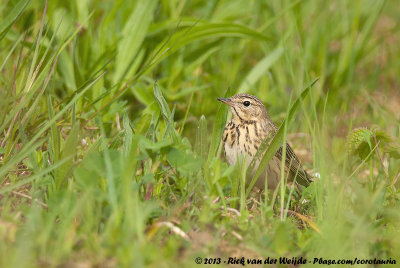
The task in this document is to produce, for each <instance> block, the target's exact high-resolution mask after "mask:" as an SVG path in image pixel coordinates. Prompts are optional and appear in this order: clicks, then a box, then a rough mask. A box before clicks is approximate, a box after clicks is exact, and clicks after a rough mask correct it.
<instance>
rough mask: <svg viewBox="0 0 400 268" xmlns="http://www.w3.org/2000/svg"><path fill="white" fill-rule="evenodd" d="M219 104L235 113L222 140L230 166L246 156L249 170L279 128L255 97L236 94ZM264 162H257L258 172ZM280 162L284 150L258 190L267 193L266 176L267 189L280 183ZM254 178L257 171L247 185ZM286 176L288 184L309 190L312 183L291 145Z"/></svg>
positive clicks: (272, 160)
mask: <svg viewBox="0 0 400 268" xmlns="http://www.w3.org/2000/svg"><path fill="white" fill-rule="evenodd" d="M218 100H219V101H221V102H223V103H226V104H227V105H229V106H230V109H231V112H232V119H231V121H229V122H228V124H227V125H226V127H225V130H224V134H223V137H222V141H223V148H224V151H225V157H226V159H227V161H228V163H229V164H230V165H234V164H235V163H236V161H237V159H238V156H246V155H247V166H248V165H249V164H250V162H251V160H252V159H253V157H254V156H255V155H256V153H257V150H258V148H259V147H260V145H261V143H262V142H263V141H264V139H266V138H267V137H271V138H272V137H273V136H275V134H276V132H277V130H278V127H277V126H276V125H275V124H274V123H273V122H272V121H271V118H270V117H269V115H268V112H267V109H266V108H265V106H264V104H263V103H262V102H261V101H260V100H259V99H258V98H256V97H254V96H252V95H249V94H237V95H235V96H233V97H230V98H218ZM261 158H262V156H261V157H260V159H259V160H257V161H256V166H255V170H256V169H257V167H258V165H259V163H260V160H261ZM281 161H282V147H281V148H279V150H278V151H277V152H276V154H275V156H274V157H273V158H272V159H271V161H270V162H269V164H268V166H267V167H266V172H264V173H263V174H264V175H262V176H260V177H259V178H258V179H257V182H256V184H255V185H256V187H257V188H259V189H261V190H264V188H265V174H266V175H267V182H268V188H269V189H275V188H276V186H277V185H278V183H279V181H280V179H281ZM253 175H254V171H253V173H252V175H251V177H250V178H247V183H250V181H251V179H252V177H253ZM285 176H287V178H288V181H289V182H293V181H294V179H295V181H296V182H297V183H299V184H301V185H303V186H308V185H309V184H310V182H311V181H312V180H311V178H310V176H309V175H308V174H307V172H306V171H305V170H304V169H303V168H302V166H301V164H300V161H299V159H298V158H297V156H296V155H295V153H294V152H293V150H292V148H291V147H290V145H289V144H286V159H285Z"/></svg>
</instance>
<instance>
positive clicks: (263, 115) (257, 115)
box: [217, 93, 269, 122]
mask: <svg viewBox="0 0 400 268" xmlns="http://www.w3.org/2000/svg"><path fill="white" fill-rule="evenodd" d="M217 100H219V101H221V102H223V103H226V104H228V105H229V106H230V108H231V112H232V119H233V120H234V121H240V122H242V121H252V120H254V121H257V120H263V119H268V118H269V116H268V112H267V109H265V106H264V104H263V103H262V101H260V100H259V99H258V98H256V97H254V96H253V95H249V94H244V93H242V94H236V95H234V96H232V97H230V98H217Z"/></svg>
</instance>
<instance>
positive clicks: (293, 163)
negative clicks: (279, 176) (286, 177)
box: [275, 143, 312, 187]
mask: <svg viewBox="0 0 400 268" xmlns="http://www.w3.org/2000/svg"><path fill="white" fill-rule="evenodd" d="M275 155H276V157H278V158H279V160H282V147H280V148H279V150H278V151H277V152H276V154H275ZM285 164H286V167H287V168H289V174H290V175H291V177H292V178H293V179H294V178H296V181H297V182H298V183H299V184H301V185H303V186H306V187H307V186H308V185H310V183H311V182H312V180H311V178H310V176H309V175H308V174H307V172H306V171H305V170H304V169H303V168H302V166H301V163H300V160H299V159H298V158H297V156H296V154H295V153H294V152H293V149H292V147H290V145H289V144H288V143H286V159H285Z"/></svg>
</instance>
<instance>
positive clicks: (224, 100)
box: [217, 98, 233, 106]
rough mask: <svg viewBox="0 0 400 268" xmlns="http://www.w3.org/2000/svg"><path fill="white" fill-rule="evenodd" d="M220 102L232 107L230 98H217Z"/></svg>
mask: <svg viewBox="0 0 400 268" xmlns="http://www.w3.org/2000/svg"><path fill="white" fill-rule="evenodd" d="M217 100H219V101H220V102H223V103H226V104H228V105H229V106H233V101H231V99H230V98H217Z"/></svg>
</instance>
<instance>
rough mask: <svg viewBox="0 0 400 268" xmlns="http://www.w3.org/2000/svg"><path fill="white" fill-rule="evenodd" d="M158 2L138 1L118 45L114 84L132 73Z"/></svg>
mask: <svg viewBox="0 0 400 268" xmlns="http://www.w3.org/2000/svg"><path fill="white" fill-rule="evenodd" d="M157 2H158V1H157V0H146V1H137V2H136V6H135V9H134V11H133V12H132V14H131V16H130V17H129V19H128V21H127V22H126V23H125V26H124V29H123V30H122V39H121V41H120V42H119V43H118V49H117V52H118V54H117V58H116V62H115V74H114V83H116V82H119V81H121V80H122V79H124V77H125V76H126V75H127V74H128V75H130V73H131V72H133V71H134V70H131V69H130V68H131V64H132V62H133V61H134V60H135V57H136V56H137V53H138V51H139V49H140V46H141V45H142V43H143V40H144V38H145V36H146V33H147V29H148V27H149V24H150V22H151V21H152V20H153V13H154V10H155V8H156V5H157Z"/></svg>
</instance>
